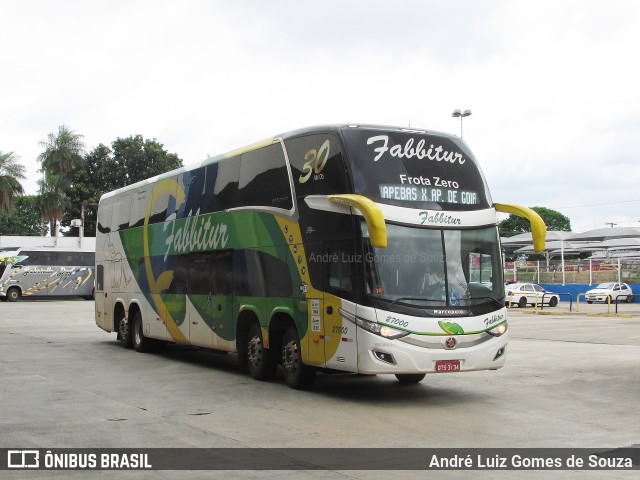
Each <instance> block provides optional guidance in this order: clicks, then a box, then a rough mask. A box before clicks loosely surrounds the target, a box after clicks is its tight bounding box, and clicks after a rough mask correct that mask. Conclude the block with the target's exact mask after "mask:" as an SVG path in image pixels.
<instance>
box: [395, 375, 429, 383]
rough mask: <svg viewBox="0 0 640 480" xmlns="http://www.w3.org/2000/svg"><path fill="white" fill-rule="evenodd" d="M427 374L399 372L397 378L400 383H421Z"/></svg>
mask: <svg viewBox="0 0 640 480" xmlns="http://www.w3.org/2000/svg"><path fill="white" fill-rule="evenodd" d="M425 375H426V374H425V373H398V374H396V378H397V379H398V381H399V382H400V383H404V384H407V385H408V384H413V383H420V382H421V381H422V380H423V379H424V377H425Z"/></svg>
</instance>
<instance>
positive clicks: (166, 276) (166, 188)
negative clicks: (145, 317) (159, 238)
mask: <svg viewBox="0 0 640 480" xmlns="http://www.w3.org/2000/svg"><path fill="white" fill-rule="evenodd" d="M164 196H173V197H175V199H176V203H177V204H181V203H183V202H184V201H185V193H184V189H183V188H182V186H181V185H180V184H179V183H178V182H176V181H175V180H173V179H171V178H167V179H164V180H161V181H160V182H158V183H157V184H156V186H155V188H154V189H153V194H152V196H151V200H150V201H149V203H148V204H147V212H146V214H145V217H144V227H143V241H142V245H143V249H144V267H145V271H146V274H147V280H148V282H149V296H150V297H151V299H152V301H153V305H154V308H155V310H156V312H158V315H160V317H161V318H162V319H163V321H164V324H165V326H166V327H167V331H168V332H169V334H170V335H171V337H172V338H173V339H174V340H175V341H176V343H180V344H189V340H188V339H187V337H186V336H185V335H184V333H182V331H181V330H180V327H178V324H177V323H176V321H175V319H174V318H173V316H172V315H171V312H170V310H169V308H168V307H167V305H166V304H165V302H164V300H163V299H162V295H161V293H162V292H164V291H166V290H167V289H168V288H169V286H170V285H171V282H172V280H173V270H164V271H163V272H162V273H161V274H160V275H158V278H156V277H155V275H154V273H153V268H152V267H151V255H150V250H151V248H150V244H149V219H150V218H151V212H152V210H153V206H154V205H155V203H156V202H157V201H158V200H159V199H160V198H162V197H164Z"/></svg>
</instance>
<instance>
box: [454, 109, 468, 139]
mask: <svg viewBox="0 0 640 480" xmlns="http://www.w3.org/2000/svg"><path fill="white" fill-rule="evenodd" d="M469 115H471V110H465V111H464V112H461V111H460V110H458V109H457V108H456V109H455V110H454V111H453V113H452V114H451V116H452V117H460V138H462V119H463V118H464V117H468V116H469Z"/></svg>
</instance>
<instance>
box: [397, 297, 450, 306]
mask: <svg viewBox="0 0 640 480" xmlns="http://www.w3.org/2000/svg"><path fill="white" fill-rule="evenodd" d="M404 300H410V301H411V300H413V301H419V302H443V300H436V299H433V298H425V297H398V298H396V299H394V300H393V301H391V305H393V304H395V303H398V302H402V301H404Z"/></svg>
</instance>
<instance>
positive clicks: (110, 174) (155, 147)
mask: <svg viewBox="0 0 640 480" xmlns="http://www.w3.org/2000/svg"><path fill="white" fill-rule="evenodd" d="M181 166H182V160H180V158H179V157H178V156H177V155H176V154H175V153H168V152H167V151H166V150H165V149H164V146H163V145H162V144H161V143H159V142H158V141H157V140H155V139H153V140H145V139H144V138H143V137H142V135H131V136H129V137H127V138H118V139H116V140H115V141H113V142H112V143H111V148H109V147H107V146H106V145H103V144H100V145H98V146H97V147H96V148H94V149H93V150H92V151H90V152H89V153H87V154H86V155H85V157H84V168H83V169H81V170H77V171H76V172H74V174H73V176H72V182H71V185H70V186H69V187H68V188H67V189H66V190H65V193H66V195H67V197H68V198H69V199H70V207H69V209H68V210H67V211H66V212H65V215H64V218H63V220H62V225H64V226H68V225H69V224H70V223H71V220H73V219H74V218H80V214H81V206H82V204H85V217H84V225H85V228H84V234H85V235H87V236H93V235H95V232H96V213H97V204H98V202H99V200H100V197H101V196H102V195H103V194H104V193H106V192H110V191H112V190H115V189H118V188H121V187H124V186H126V185H131V184H132V183H136V182H139V181H141V180H144V179H147V178H150V177H153V176H156V175H160V174H161V173H165V172H168V171H170V170H174V169H176V168H179V167H181ZM67 235H77V229H76V228H72V229H70V230H69V232H68V233H67Z"/></svg>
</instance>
